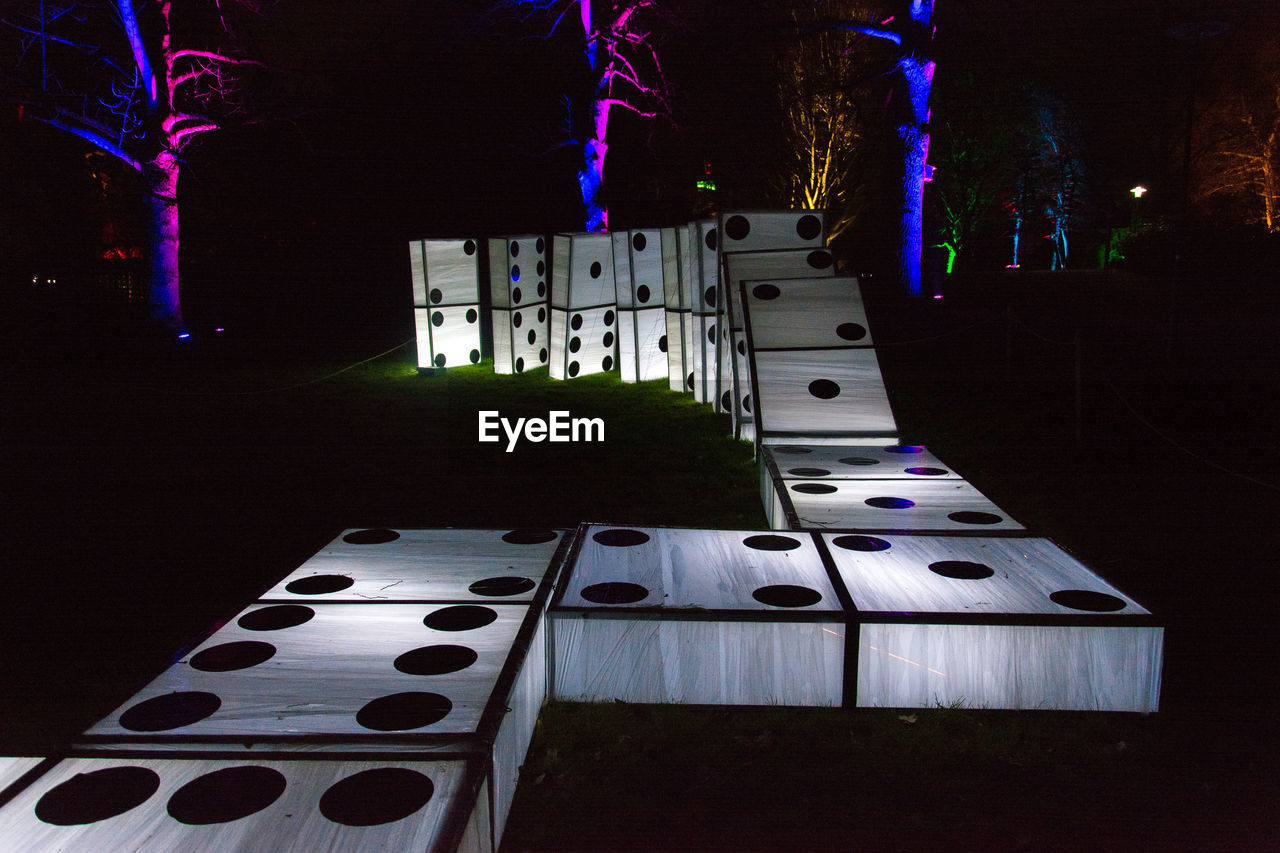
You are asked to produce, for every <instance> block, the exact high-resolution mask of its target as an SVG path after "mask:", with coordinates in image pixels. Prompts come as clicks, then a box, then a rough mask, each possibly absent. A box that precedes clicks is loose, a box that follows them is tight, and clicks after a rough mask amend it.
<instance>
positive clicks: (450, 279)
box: [409, 240, 480, 369]
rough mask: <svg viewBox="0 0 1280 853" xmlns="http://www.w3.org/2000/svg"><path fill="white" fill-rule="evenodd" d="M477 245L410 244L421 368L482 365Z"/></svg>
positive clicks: (463, 242)
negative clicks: (480, 363)
mask: <svg viewBox="0 0 1280 853" xmlns="http://www.w3.org/2000/svg"><path fill="white" fill-rule="evenodd" d="M477 249H478V243H477V242H476V241H475V240H414V241H412V242H410V243H409V270H410V275H411V278H412V280H413V315H414V326H415V329H416V338H417V345H418V367H419V368H421V369H433V368H439V367H455V366H457V365H460V364H476V363H478V362H479V361H480V279H479V266H478V251H477Z"/></svg>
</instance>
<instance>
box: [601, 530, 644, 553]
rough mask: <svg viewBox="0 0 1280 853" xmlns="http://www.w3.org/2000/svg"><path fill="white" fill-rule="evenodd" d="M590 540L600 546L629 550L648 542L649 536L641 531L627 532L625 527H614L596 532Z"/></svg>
mask: <svg viewBox="0 0 1280 853" xmlns="http://www.w3.org/2000/svg"><path fill="white" fill-rule="evenodd" d="M591 538H592V539H594V540H595V541H597V542H599V543H600V544H601V545H608V546H610V547H613V548H629V547H631V546H634V545H643V544H644V543H646V542H648V541H649V534H648V533H645V532H644V531H643V530H628V529H627V528H625V527H614V528H610V529H608V530H597V531H596V532H595V533H593V534H592V535H591Z"/></svg>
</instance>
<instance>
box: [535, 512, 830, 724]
mask: <svg viewBox="0 0 1280 853" xmlns="http://www.w3.org/2000/svg"><path fill="white" fill-rule="evenodd" d="M575 547H577V548H578V549H579V550H578V551H577V554H576V556H575V558H574V560H573V564H572V568H571V569H570V573H569V575H568V576H567V578H566V579H564V580H563V581H562V587H563V589H562V592H561V594H560V596H559V597H558V599H557V601H556V602H555V605H554V606H553V608H552V609H551V611H550V614H551V620H550V621H551V626H552V631H553V637H552V639H553V644H554V647H555V656H554V664H553V666H554V673H553V676H552V683H553V690H554V695H555V696H556V697H557V698H562V699H575V700H581V701H613V700H614V699H621V700H624V701H632V702H694V703H708V704H769V703H777V704H785V705H835V704H839V703H840V701H841V690H842V675H841V673H842V667H843V665H844V633H845V632H844V615H843V610H842V608H841V605H840V601H839V598H838V594H837V592H836V590H835V588H834V587H833V586H832V584H831V581H830V578H829V577H828V575H827V572H826V569H825V568H824V566H823V563H822V559H821V557H820V556H819V554H818V551H817V549H816V547H815V546H814V543H813V541H812V539H811V538H810V537H809V536H808V535H807V534H799V535H790V536H783V535H779V534H775V533H753V532H750V531H722V530H682V529H661V528H644V529H640V528H616V527H603V526H590V527H586V528H584V529H581V530H580V536H579V541H578V543H577V545H576V546H575Z"/></svg>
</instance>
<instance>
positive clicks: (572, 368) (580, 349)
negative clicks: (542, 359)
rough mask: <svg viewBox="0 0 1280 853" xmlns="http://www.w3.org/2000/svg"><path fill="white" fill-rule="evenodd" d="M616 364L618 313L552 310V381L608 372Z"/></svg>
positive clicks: (602, 309)
mask: <svg viewBox="0 0 1280 853" xmlns="http://www.w3.org/2000/svg"><path fill="white" fill-rule="evenodd" d="M617 365H618V312H617V309H616V308H614V307H612V306H605V307H600V308H578V309H573V310H571V311H563V310H561V309H559V308H552V309H551V361H550V375H551V378H552V379H566V378H568V379H572V378H574V377H576V376H588V375H590V374H593V373H607V372H609V371H610V370H613V369H615V368H616V367H617Z"/></svg>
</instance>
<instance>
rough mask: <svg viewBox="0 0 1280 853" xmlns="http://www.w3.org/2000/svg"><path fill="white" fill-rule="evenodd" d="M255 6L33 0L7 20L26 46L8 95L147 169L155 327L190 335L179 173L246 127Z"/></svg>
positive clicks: (215, 1) (11, 10) (11, 72)
mask: <svg viewBox="0 0 1280 853" xmlns="http://www.w3.org/2000/svg"><path fill="white" fill-rule="evenodd" d="M237 7H238V9H240V10H242V9H248V10H249V11H257V10H256V8H255V7H253V6H252V4H251V2H249V0H243V2H239V3H236V2H234V0H226V2H221V0H212V2H201V3H182V4H178V8H177V9H175V8H174V4H173V3H172V2H171V0H62V2H54V0H26V2H24V3H22V4H21V6H19V5H17V4H12V5H10V6H9V7H8V8H7V9H6V12H5V13H4V17H3V18H2V19H0V23H3V24H4V25H5V26H6V27H7V28H8V30H9V32H10V33H11V35H12V36H13V37H14V38H15V39H16V47H17V50H16V51H15V62H14V63H13V67H12V68H10V69H8V74H7V76H6V79H5V81H4V90H3V97H4V98H5V99H7V100H11V101H17V102H19V103H20V104H21V105H22V107H23V109H24V111H25V112H26V114H28V115H30V116H31V117H33V118H36V119H38V120H40V121H44V122H47V123H48V124H50V125H53V126H54V127H58V128H61V129H62V130H65V131H67V132H69V133H72V134H75V135H76V136H79V137H80V138H82V139H84V140H86V141H87V142H89V143H91V144H93V145H94V146H96V147H97V148H99V149H100V150H102V151H104V152H106V153H107V154H110V155H111V156H113V157H115V158H116V159H117V160H119V161H120V162H121V163H124V164H125V165H126V166H128V167H129V168H130V169H133V170H134V171H136V172H137V173H139V174H140V175H141V177H142V184H143V186H144V188H145V192H146V199H145V202H146V219H147V233H148V238H149V242H150V246H149V248H150V260H151V314H152V319H153V320H154V321H155V322H156V323H158V324H160V325H161V326H163V327H164V328H167V329H169V330H170V331H172V332H175V333H181V332H183V331H184V324H183V317H182V302H181V296H180V291H179V282H180V276H179V263H178V247H179V243H180V234H179V216H178V213H179V202H178V198H179V196H178V189H179V174H180V172H181V168H182V163H183V160H184V157H185V155H186V153H187V151H188V150H189V149H190V148H191V146H192V145H193V144H194V143H195V142H196V141H197V140H198V139H200V138H201V137H202V136H203V135H204V134H207V133H209V132H210V131H213V130H217V129H218V128H220V127H222V126H224V125H225V124H227V123H228V122H233V121H237V120H239V118H240V117H241V116H242V115H243V105H242V101H241V99H240V97H239V94H240V92H241V91H242V89H243V84H244V75H245V74H246V73H251V72H252V69H254V68H256V67H261V63H258V62H256V61H255V60H253V59H251V58H249V57H247V56H245V55H243V54H241V53H239V52H238V51H237V49H236V46H235V42H236V27H235V24H236V22H235V21H234V20H233V19H232V18H231V13H232V12H234V11H237V10H238V9H237Z"/></svg>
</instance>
